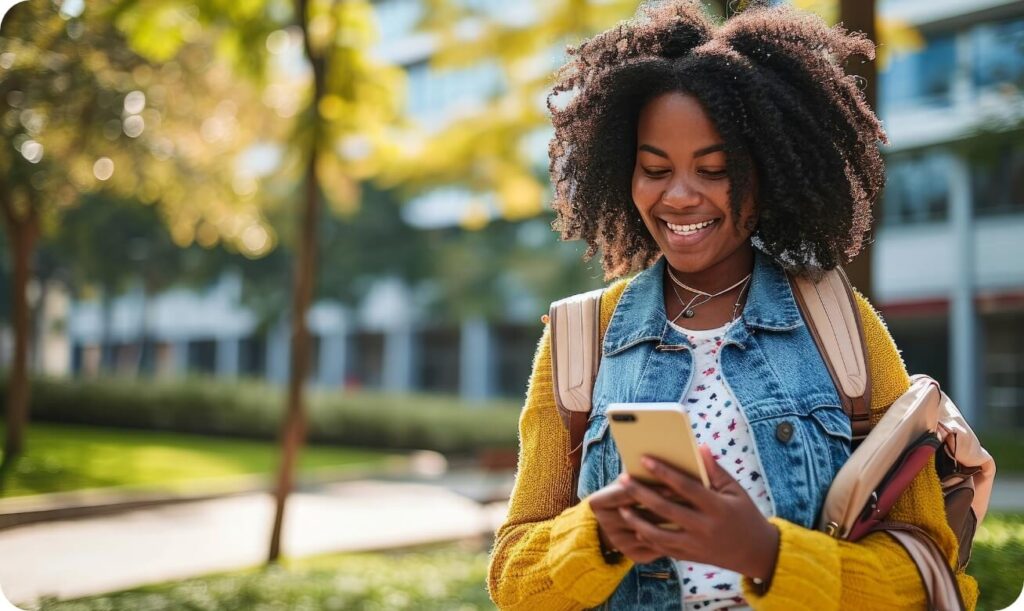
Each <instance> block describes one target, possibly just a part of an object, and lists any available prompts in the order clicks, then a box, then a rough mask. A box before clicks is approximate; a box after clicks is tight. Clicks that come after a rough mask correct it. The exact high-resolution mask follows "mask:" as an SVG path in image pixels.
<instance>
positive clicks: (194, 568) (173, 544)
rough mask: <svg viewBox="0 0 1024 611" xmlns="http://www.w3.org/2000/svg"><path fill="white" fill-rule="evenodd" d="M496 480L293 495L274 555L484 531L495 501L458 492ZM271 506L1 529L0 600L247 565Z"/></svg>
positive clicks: (267, 501) (198, 507)
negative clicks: (280, 551) (1, 597)
mask: <svg viewBox="0 0 1024 611" xmlns="http://www.w3.org/2000/svg"><path fill="white" fill-rule="evenodd" d="M498 479H499V481H498V483H495V480H494V478H490V479H485V478H481V477H474V476H472V475H470V476H467V475H461V476H459V475H455V476H452V477H450V478H447V479H442V480H438V481H436V482H409V481H406V482H402V481H373V480H364V481H352V482H344V483H337V484H327V485H322V486H319V487H318V488H316V489H315V490H310V491H303V492H298V493H295V494H293V495H292V497H291V499H290V501H289V505H288V510H287V513H286V515H285V530H284V538H283V543H282V545H283V549H284V553H285V555H287V556H293V557H301V556H308V555H315V554H322V553H327V552H339V551H363V550H374V549H383V548H393V547H406V546H411V545H418V544H423V543H432V542H439V541H450V540H456V539H464V538H468V537H476V536H480V535H483V534H490V533H493V531H494V529H495V528H496V527H497V526H498V525H499V524H500V522H501V520H502V519H503V517H504V513H505V503H503V502H500V501H499V502H489V503H483V504H482V503H479V502H477V501H475V500H473V498H470V497H475V496H478V495H480V494H483V495H484V496H485V497H486V495H488V494H492V493H493V491H494V489H495V486H498V487H499V488H501V487H506V488H507V484H508V482H509V481H510V476H505V477H503V478H498ZM455 490H459V492H456V491H455ZM460 492H461V494H460ZM467 495H468V496H467ZM273 511H274V508H273V498H272V497H271V495H269V494H267V493H263V492H258V493H250V494H242V495H237V496H230V497H225V498H219V499H212V500H205V501H197V502H192V503H181V504H174V505H167V506H163V507H150V508H143V509H133V510H130V511H127V512H124V513H118V514H116V515H106V516H98V517H90V518H83V519H72V520H60V521H54V522H47V523H40V524H31V525H26V526H20V527H16V528H12V529H9V530H3V531H0V587H2V589H3V593H4V594H5V595H6V597H7V598H8V599H9V600H11V601H14V602H21V603H31V602H33V601H35V600H36V599H38V598H39V597H40V596H43V595H53V596H57V597H60V598H62V599H65V598H76V597H80V596H88V595H91V594H99V593H104V592H111V591H116V590H123V589H126V588H132V587H137V586H140V585H145V584H152V583H159V582H164V581H169V580H175V579H183V578H188V577H195V576H199V575H204V574H208V573H212V572H217V571H228V570H234V569H241V568H246V567H250V566H254V565H259V564H261V563H263V562H264V560H265V557H266V552H267V546H268V540H269V536H270V529H271V525H272V522H273Z"/></svg>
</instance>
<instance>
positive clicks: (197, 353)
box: [188, 339, 217, 374]
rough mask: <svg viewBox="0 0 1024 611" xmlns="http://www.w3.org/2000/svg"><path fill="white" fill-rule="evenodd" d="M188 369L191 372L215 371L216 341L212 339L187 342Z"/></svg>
mask: <svg viewBox="0 0 1024 611" xmlns="http://www.w3.org/2000/svg"><path fill="white" fill-rule="evenodd" d="M188 370H189V372H191V373H202V374H213V373H215V372H216V371H217V342H216V341H214V340H212V339H200V340H193V341H190V342H189V343H188Z"/></svg>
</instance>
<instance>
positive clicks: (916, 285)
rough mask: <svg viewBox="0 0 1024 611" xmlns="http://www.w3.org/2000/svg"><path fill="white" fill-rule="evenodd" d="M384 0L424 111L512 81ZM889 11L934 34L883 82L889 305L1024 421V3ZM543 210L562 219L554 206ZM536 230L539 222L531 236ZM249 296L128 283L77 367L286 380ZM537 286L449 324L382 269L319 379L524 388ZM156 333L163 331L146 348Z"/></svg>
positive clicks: (444, 208) (947, 377) (916, 340)
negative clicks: (495, 315)
mask: <svg viewBox="0 0 1024 611" xmlns="http://www.w3.org/2000/svg"><path fill="white" fill-rule="evenodd" d="M485 3H486V2H485ZM489 4H493V5H497V3H494V2H490V3H489ZM510 6H511V5H506V6H505V7H503V8H502V9H501V10H503V11H505V10H512V9H511V8H510ZM376 8H377V11H378V15H379V21H380V25H381V29H382V42H381V44H380V53H381V54H382V55H383V56H385V57H387V58H388V59H390V60H392V61H394V62H397V63H400V64H401V65H403V66H405V67H406V69H407V71H408V75H409V91H408V93H409V101H408V104H409V111H410V112H411V113H412V114H413V115H414V116H415V117H416V118H418V119H419V120H420V122H421V123H423V124H427V125H441V124H443V123H444V122H445V121H446V120H448V119H449V118H450V117H452V116H454V115H455V114H457V113H459V112H460V111H463V110H465V109H466V108H471V107H473V106H474V105H477V104H480V103H482V101H483V100H485V99H486V98H487V97H488V96H491V95H493V94H494V93H496V92H500V90H501V87H502V86H503V84H502V80H501V72H500V70H499V69H498V67H497V66H494V65H489V64H487V63H482V64H480V65H477V66H474V67H472V68H468V69H459V70H444V71H439V70H438V69H436V68H434V67H432V66H431V65H430V64H429V62H428V60H429V58H430V55H431V52H432V43H431V41H430V39H429V37H426V36H424V35H421V34H417V33H415V32H414V31H413V28H414V25H415V23H416V21H417V19H418V18H419V17H420V15H421V12H422V10H423V4H422V3H421V2H420V0H381V1H380V2H377V3H376ZM879 11H880V13H881V15H882V16H883V17H884V18H886V19H898V20H902V21H905V22H908V23H910V24H911V25H913V26H915V27H916V28H917V29H918V30H919V31H920V32H921V33H922V34H923V37H924V43H925V44H924V46H923V47H922V48H920V49H917V50H912V51H907V52H902V53H899V54H897V55H895V56H894V57H893V59H892V61H891V62H890V64H889V65H888V66H887V67H886V70H885V72H883V74H882V75H881V78H880V87H879V90H880V99H879V105H880V113H881V115H882V117H883V119H884V122H885V125H886V128H887V130H888V132H889V135H890V139H891V143H892V144H891V146H890V147H889V148H888V150H887V154H888V168H889V182H888V187H887V189H886V196H885V201H884V207H883V215H882V218H881V223H880V228H879V231H878V234H877V237H876V242H875V244H874V249H875V251H874V252H875V259H874V270H873V273H874V278H875V280H874V281H875V302H876V305H877V306H878V307H879V309H880V310H881V311H882V313H883V315H884V316H885V318H886V319H887V321H888V323H889V326H890V329H891V331H892V332H893V335H894V336H895V338H896V341H897V343H898V344H899V346H900V348H901V349H902V350H903V353H904V357H905V358H906V360H907V363H908V366H909V367H910V369H911V371H917V372H928V373H931V374H932V375H934V376H935V377H937V378H939V379H940V381H942V382H943V384H944V385H945V386H946V387H947V389H949V390H950V391H951V392H952V394H953V396H954V398H956V399H958V402H959V403H960V404H961V405H963V406H965V407H967V408H968V409H969V410H974V411H975V413H974V415H973V418H974V420H976V421H981V422H983V423H984V424H985V425H987V426H988V427H1002V426H1016V427H1022V426H1024V141H1022V139H1021V138H1020V137H1016V138H1013V137H1008V136H1007V133H1009V132H1007V129H1008V125H1007V124H1008V123H1009V124H1015V125H1017V126H1018V127H1017V130H1018V131H1017V133H1018V134H1019V133H1020V132H1019V130H1020V126H1021V117H1022V116H1024V112H1022V108H1024V106H1022V101H1021V92H1022V90H1024V1H1021V0H1014V1H1006V0H976V1H975V2H971V3H966V2H961V1H959V0H884V1H883V2H881V3H880V6H879ZM513 13H515V11H513ZM508 18H509V19H528V18H529V15H528V14H525V13H524V14H523V15H517V14H510V16H508ZM990 132H992V133H990ZM545 144H546V134H538V138H537V141H536V143H535V146H536V149H537V156H538V161H539V163H542V164H543V163H544V161H545V155H546V150H545ZM485 203H486V202H485ZM471 205H476V206H479V201H478V200H474V199H473V198H471V197H470V196H469V194H466V193H462V192H460V191H459V190H457V189H440V190H437V191H435V192H432V193H428V194H426V195H424V196H421V197H419V198H417V199H415V200H413V201H411V202H409V203H408V204H407V206H406V208H405V212H404V213H403V214H404V217H405V221H406V222H408V223H409V224H411V225H414V226H417V227H422V228H432V227H443V226H451V225H456V224H458V222H459V221H460V220H461V219H462V218H463V217H464V216H465V214H466V208H467V207H468V206H471ZM491 212H493V213H494V214H495V215H496V214H497V211H496V209H492V210H491ZM529 223H533V225H537V227H532V226H530V227H527V228H531V229H538V231H540V232H541V233H544V232H546V231H547V228H546V222H545V221H544V220H539V221H536V222H532V221H531V222H528V223H527V225H529ZM532 233H536V232H532ZM532 233H531V232H530V231H524V232H523V234H524V236H527V237H526V238H524V239H530V238H529V237H528V236H529V235H532ZM541 242H543V240H541ZM240 299H241V288H240V285H239V281H238V280H237V279H236V278H232V277H231V276H229V275H228V276H225V277H224V278H222V279H221V281H220V282H219V283H218V284H217V285H215V286H213V287H211V288H210V289H208V290H207V291H204V292H195V291H172V292H170V293H167V294H164V295H161V296H159V297H157V298H155V299H152V300H149V302H148V303H147V300H145V299H144V298H143V296H142V295H140V294H130V295H126V296H124V297H122V298H120V299H118V300H116V301H115V302H114V303H113V304H112V306H111V307H110V308H109V309H108V310H107V311H105V312H104V310H102V309H101V308H100V307H99V305H98V304H76V305H75V307H74V309H73V312H72V316H71V323H70V325H69V333H70V336H71V341H72V351H71V352H72V354H73V358H72V361H73V364H72V367H73V369H74V371H75V372H78V373H89V372H94V371H97V370H98V369H99V367H100V363H101V362H105V363H107V364H108V365H112V366H113V368H114V369H121V370H123V371H129V372H130V371H132V370H137V368H138V366H139V364H140V363H146V364H147V366H148V369H152V370H154V371H156V372H158V373H164V374H168V375H177V374H181V373H183V372H200V373H206V374H212V375H217V376H225V377H230V376H237V375H252V376H260V377H267V378H269V379H270V380H273V381H277V382H283V381H284V380H285V379H286V376H287V367H288V358H287V351H288V329H287V324H286V323H285V320H284V319H282V320H281V322H280V323H279V324H277V325H274V326H272V327H271V328H270V329H267V330H262V331H261V330H259V329H258V325H257V323H256V321H255V319H254V318H253V317H252V316H251V315H250V314H248V313H247V312H246V311H245V310H244V309H243V308H242V307H241V305H240ZM523 299H524V301H523V302H522V303H511V304H510V306H509V309H508V315H507V317H506V319H505V320H503V321H500V322H495V321H486V320H483V319H471V320H465V321H462V322H461V323H459V324H457V325H454V326H445V325H438V324H435V323H433V322H431V321H430V320H429V319H428V318H427V317H425V316H423V314H422V312H421V311H419V309H418V307H417V303H418V302H417V295H416V293H415V291H413V290H411V289H410V287H406V286H404V285H403V284H402V283H400V282H396V281H394V280H392V279H387V278H382V279H381V280H380V282H378V283H377V284H376V285H375V286H374V287H372V289H371V290H370V291H369V292H368V293H367V294H366V296H365V298H364V299H363V302H362V303H361V304H360V305H359V306H358V307H355V308H345V307H342V306H340V305H338V304H333V303H319V304H317V305H316V307H315V308H314V310H313V312H312V313H311V316H310V325H311V327H312V330H313V333H314V335H315V337H316V341H315V356H314V359H313V373H312V378H313V381H314V382H316V383H318V384H320V385H323V386H326V387H337V386H341V385H349V386H362V387H369V388H383V389H388V390H398V391H406V390H425V391H440V392H451V393H459V394H461V395H463V396H464V397H467V398H482V397H488V396H494V395H506V396H521V395H522V393H523V392H524V390H525V382H526V378H527V375H528V373H529V368H530V361H531V359H532V356H533V351H534V347H535V343H536V340H537V337H538V336H539V333H540V326H539V324H538V323H537V320H536V318H537V315H538V314H539V313H540V312H542V311H543V310H544V309H545V306H546V304H544V303H539V302H538V303H535V302H533V301H530V298H529V297H528V296H527V297H524V298H523ZM140 334H142V335H144V336H146V337H147V338H149V341H148V342H146V346H145V347H140V346H141V344H140V342H139V337H140ZM976 407H977V408H980V409H975V408H976Z"/></svg>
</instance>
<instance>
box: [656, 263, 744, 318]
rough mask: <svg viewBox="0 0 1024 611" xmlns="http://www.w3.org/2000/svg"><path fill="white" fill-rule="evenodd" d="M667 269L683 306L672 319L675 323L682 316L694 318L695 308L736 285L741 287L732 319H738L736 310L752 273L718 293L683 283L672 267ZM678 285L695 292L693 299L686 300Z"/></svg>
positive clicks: (674, 290) (673, 288)
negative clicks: (680, 293)
mask: <svg viewBox="0 0 1024 611" xmlns="http://www.w3.org/2000/svg"><path fill="white" fill-rule="evenodd" d="M665 270H666V271H667V272H668V277H669V278H670V279H671V280H672V284H674V285H675V286H673V287H672V292H673V293H675V296H676V299H678V300H679V305H681V306H683V308H682V310H680V311H679V314H676V317H675V318H673V319H672V322H673V323H674V322H675V321H677V320H679V317H680V316H682V317H683V318H693V317H694V310H695V309H697V308H698V307H700V306H702V305H704V304H705V303H707V302H709V301H711V300H712V299H714V298H715V297H721V296H722V295H725V294H726V293H728V292H729V291H732V290H733V289H735V288H736V287H740V292H739V295H737V297H736V304H735V305H733V308H732V318H731V320H736V312H737V311H738V310H739V307H740V302H741V301H743V293H744V292H745V291H746V290H747V284H748V283H749V282H750V277H751V275H752V274H747V275H746V276H744V277H743V278H741V279H740V280H739V282H737V283H736V284H734V285H732V286H730V287H729V288H726V289H723V290H721V291H718V292H717V293H707V292H705V291H702V290H699V289H695V288H693V287H691V286H687V285H685V284H683V282H682V281H681V280H679V278H676V276H675V274H673V273H672V268H671V267H668V266H666V267H665ZM676 287H679V288H682V289H684V290H687V291H690V292H691V293H693V299H691V300H690V301H688V302H685V301H684V300H683V298H682V297H681V296H680V295H679V289H677V288H676ZM698 300H700V301H698Z"/></svg>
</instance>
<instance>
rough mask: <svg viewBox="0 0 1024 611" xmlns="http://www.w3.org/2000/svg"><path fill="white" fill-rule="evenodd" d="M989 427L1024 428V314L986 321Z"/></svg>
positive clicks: (988, 318) (986, 401) (1009, 314)
mask: <svg viewBox="0 0 1024 611" xmlns="http://www.w3.org/2000/svg"><path fill="white" fill-rule="evenodd" d="M985 347H986V350H985V352H986V354H985V380H984V382H985V395H986V396H985V403H986V406H987V407H988V410H989V413H988V417H989V422H987V423H986V424H987V427H988V428H990V429H997V428H1007V427H1009V428H1019V427H1024V313H1019V312H1018V313H1007V314H997V315H993V316H991V317H987V318H986V320H985Z"/></svg>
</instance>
